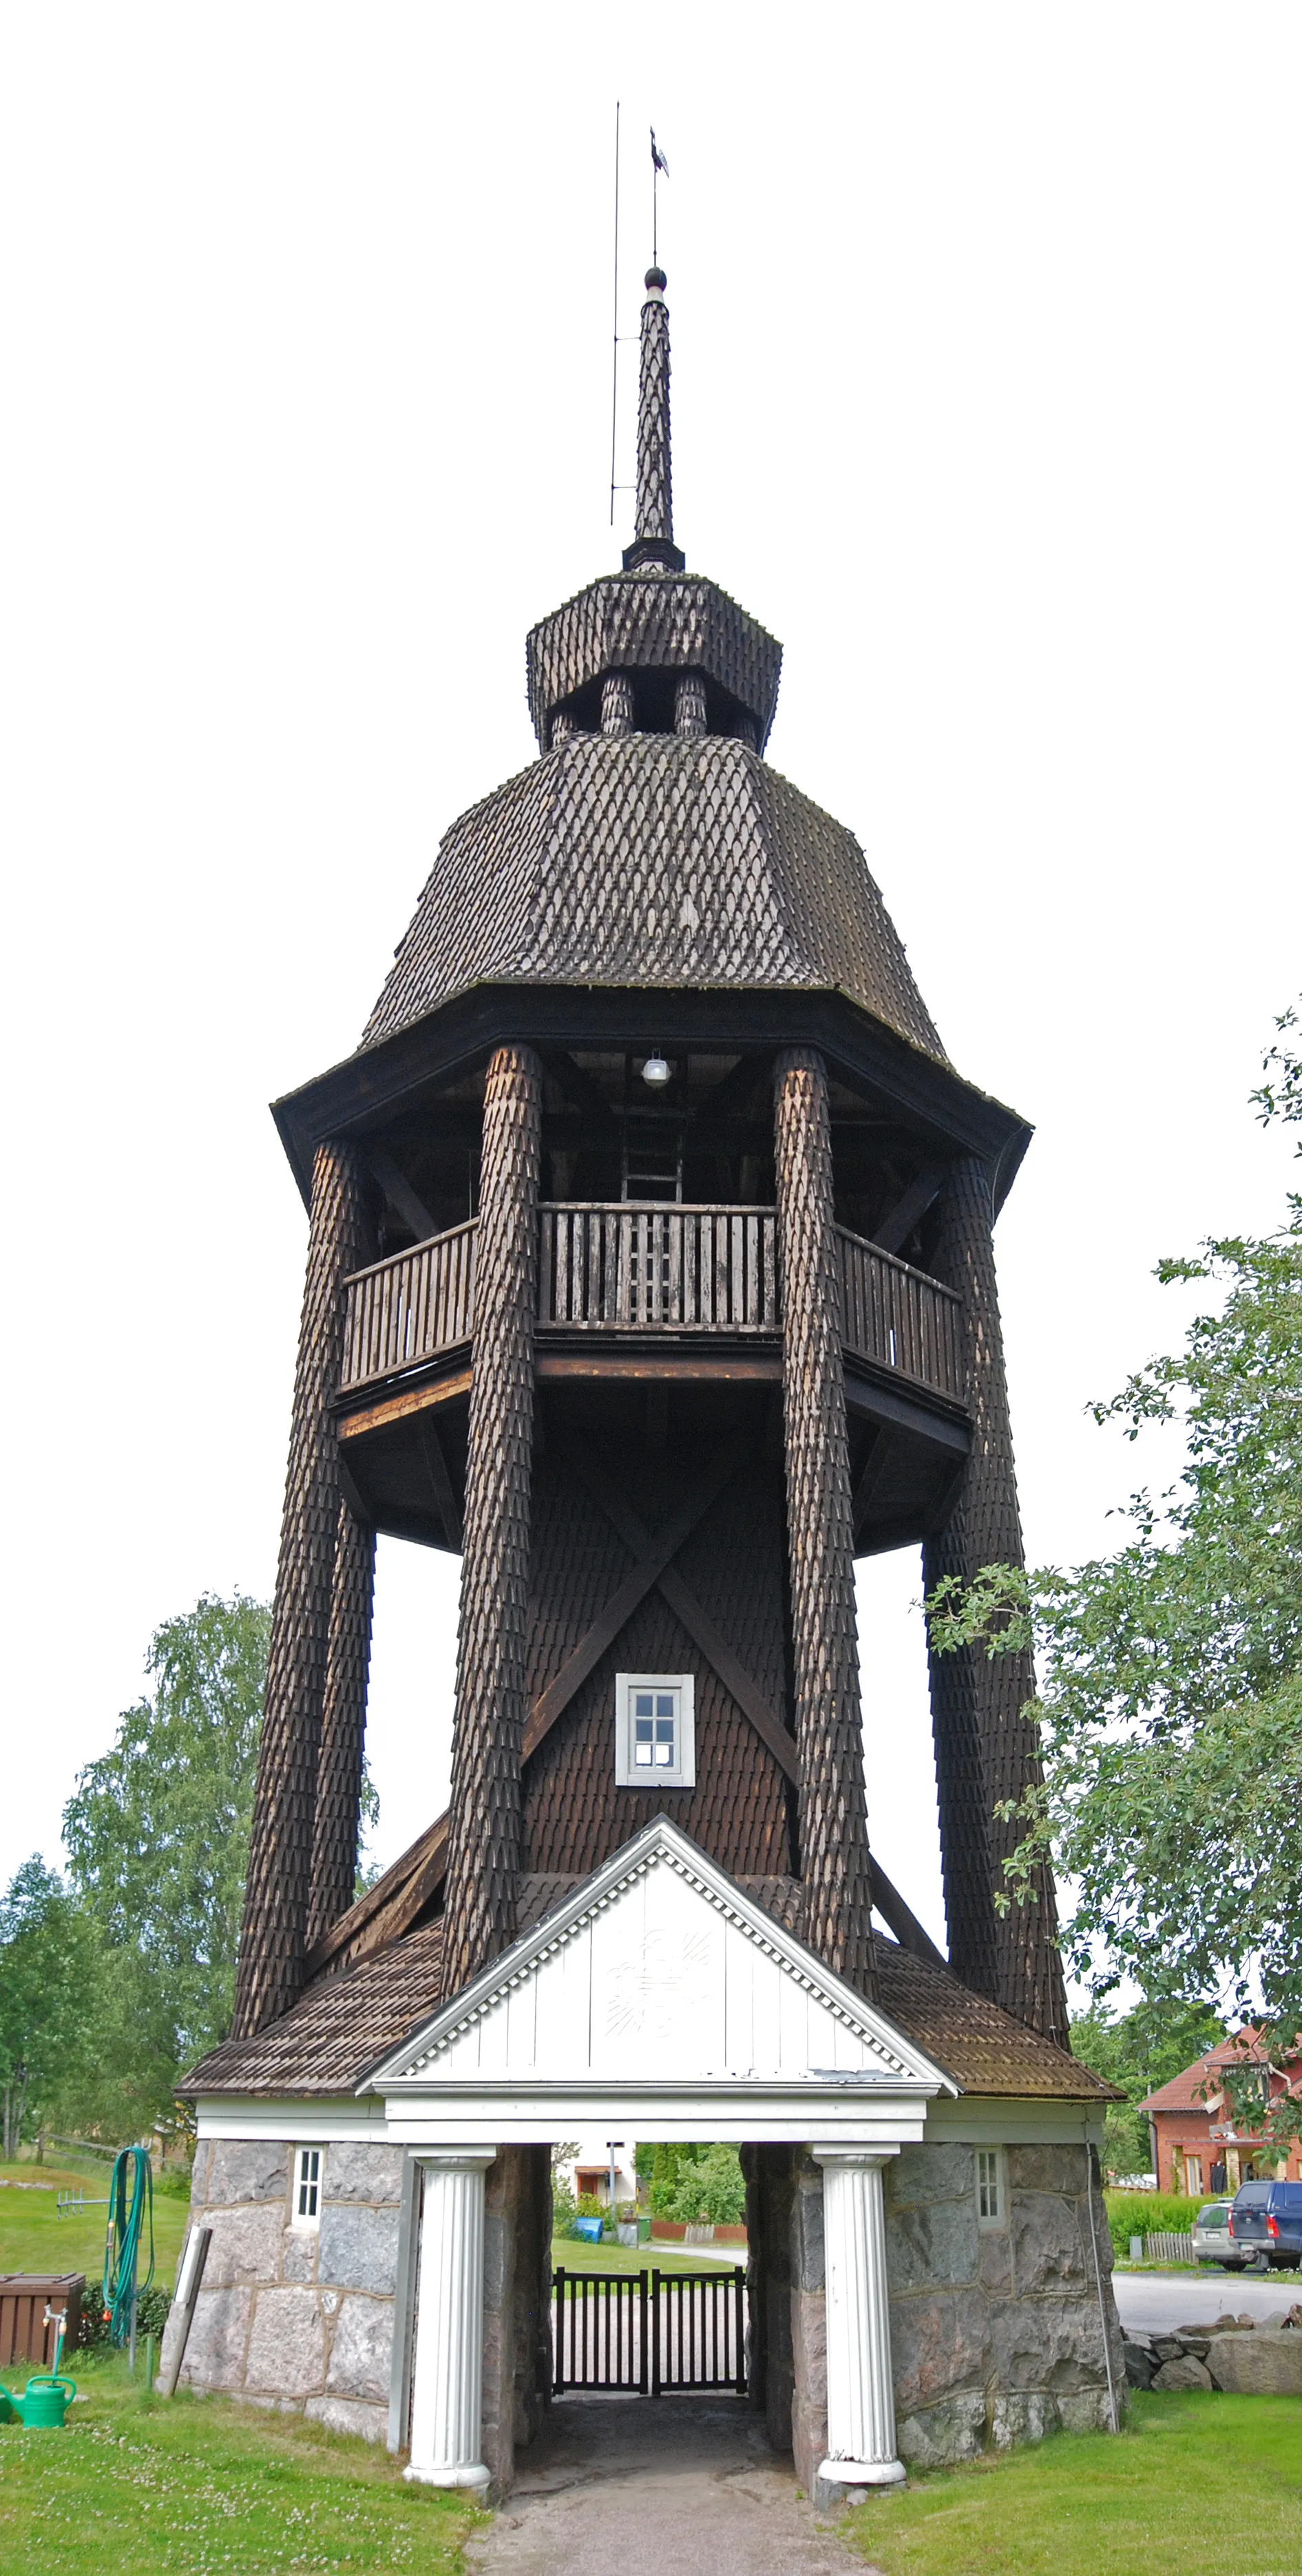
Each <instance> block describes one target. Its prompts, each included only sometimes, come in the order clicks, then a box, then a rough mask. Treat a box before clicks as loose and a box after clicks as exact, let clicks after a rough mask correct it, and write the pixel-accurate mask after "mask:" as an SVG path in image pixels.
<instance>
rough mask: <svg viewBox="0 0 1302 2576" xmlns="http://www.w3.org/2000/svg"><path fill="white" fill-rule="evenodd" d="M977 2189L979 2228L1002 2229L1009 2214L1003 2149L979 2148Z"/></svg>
mask: <svg viewBox="0 0 1302 2576" xmlns="http://www.w3.org/2000/svg"><path fill="white" fill-rule="evenodd" d="M976 2187H977V2225H978V2227H1002V2226H1003V2224H1004V2220H1005V2216H1006V2214H1007V2210H1006V2192H1005V2186H1004V2151H1003V2148H1002V2147H978V2148H977V2160H976Z"/></svg>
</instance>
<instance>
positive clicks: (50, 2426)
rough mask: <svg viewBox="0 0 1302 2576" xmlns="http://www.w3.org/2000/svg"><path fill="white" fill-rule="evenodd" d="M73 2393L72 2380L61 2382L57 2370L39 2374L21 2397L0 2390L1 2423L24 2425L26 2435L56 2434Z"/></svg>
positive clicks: (75, 2392) (5, 2389)
mask: <svg viewBox="0 0 1302 2576" xmlns="http://www.w3.org/2000/svg"><path fill="white" fill-rule="evenodd" d="M76 2394H77V2383H76V2380H75V2379H61V2378H60V2376H59V2374H58V2372H57V2371H51V2370H42V2371H38V2372H37V2375H36V2377H35V2379H29V2380H28V2382H27V2386H26V2388H25V2389H24V2390H23V2393H22V2396H21V2397H15V2396H14V2394H13V2392H12V2390H11V2389H8V2388H0V2424H25V2425H26V2427H27V2430H28V2432H29V2433H34V2432H38V2431H47V2432H48V2431H50V2430H55V2431H57V2430H59V2429H60V2428H61V2427H62V2424H63V2418H64V2415H65V2414H66V2412H67V2409H68V2408H69V2406H70V2405H71V2404H72V2401H73V2398H74V2397H75V2396H76Z"/></svg>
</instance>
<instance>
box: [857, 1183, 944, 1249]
mask: <svg viewBox="0 0 1302 2576" xmlns="http://www.w3.org/2000/svg"><path fill="white" fill-rule="evenodd" d="M944 1178H945V1175H944V1173H943V1172H937V1171H926V1172H919V1174H918V1177H917V1179H916V1181H914V1182H913V1183H912V1184H911V1186H910V1187H909V1188H908V1189H907V1190H906V1191H905V1193H904V1196H903V1198H902V1199H897V1201H896V1203H895V1206H894V1207H893V1208H892V1209H891V1212H890V1215H889V1216H886V1217H883V1218H882V1220H881V1223H880V1224H879V1225H876V1226H874V1228H873V1234H872V1240H873V1242H874V1243H879V1244H880V1245H881V1248H882V1250H883V1252H898V1251H899V1248H900V1245H901V1244H902V1243H907V1242H908V1239H909V1236H910V1235H911V1234H912V1232H913V1229H914V1227H915V1225H918V1224H919V1223H920V1222H921V1220H922V1218H923V1217H924V1216H925V1215H926V1213H927V1210H928V1208H929V1207H930V1206H931V1204H932V1202H933V1200H934V1199H938V1198H939V1196H940V1192H941V1185H942V1183H943V1181H944Z"/></svg>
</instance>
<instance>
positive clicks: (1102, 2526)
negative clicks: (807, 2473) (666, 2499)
mask: <svg viewBox="0 0 1302 2576" xmlns="http://www.w3.org/2000/svg"><path fill="white" fill-rule="evenodd" d="M842 2527H843V2529H844V2530H845V2532H846V2536H847V2537H848V2538H849V2539H850V2540H851V2541H852V2544H853V2545H854V2546H855V2547H856V2548H857V2549H858V2550H859V2551H860V2553H861V2554H862V2556H863V2557H864V2558H865V2559H866V2560H867V2561H868V2562H869V2563H870V2564H871V2565H872V2566H873V2567H874V2568H878V2569H880V2570H881V2571H882V2576H1187V2571H1188V2569H1189V2568H1190V2567H1194V2566H1197V2565H1198V2564H1199V2563H1200V2561H1201V2562H1205V2563H1206V2564H1207V2565H1209V2566H1230V2565H1232V2566H1233V2567H1234V2568H1235V2569H1250V2570H1251V2571H1252V2576H1302V2398H1299V2397H1221V2396H1214V2395H1205V2394H1203V2393H1201V2392H1191V2393H1189V2394H1187V2395H1186V2394H1181V2395H1179V2396H1174V2395H1173V2396H1169V2397H1166V2396H1162V2397H1155V2396H1139V2395H1135V2396H1132V2399H1131V2409H1130V2416H1129V2422H1128V2426H1127V2430H1126V2431H1125V2432H1124V2433H1121V2434H1119V2435H1117V2436H1116V2437H1115V2438H1114V2437H1113V2436H1111V2435H1109V2434H1106V2433H1087V2434H1068V2433H1059V2434H1057V2435H1056V2436H1055V2437H1054V2439H1053V2440H1051V2441H1047V2442H1042V2443H1039V2444H1037V2445H1035V2446H1034V2447H1027V2448H1025V2449H1021V2450H1017V2451H1013V2452H1011V2453H1006V2454H1004V2455H1003V2456H1002V2457H1000V2458H995V2459H982V2460H980V2461H975V2462H973V2464H972V2465H971V2467H969V2468H962V2469H950V2470H943V2471H936V2472H933V2473H932V2474H931V2475H923V2476H919V2477H918V2478H917V2479H916V2480H915V2479H913V2478H911V2479H910V2482H909V2486H908V2487H907V2489H905V2490H903V2491H901V2492H899V2493H897V2494H894V2495H888V2496H880V2497H874V2498H873V2500H872V2501H871V2503H869V2504H867V2505H862V2506H860V2507H859V2508H858V2509H857V2511H855V2512H854V2513H852V2514H848V2515H847V2516H846V2519H845V2523H844V2525H843V2526H842ZM1227 2550H1228V2551H1229V2552H1230V2555H1229V2557H1227V2555H1226V2552H1227Z"/></svg>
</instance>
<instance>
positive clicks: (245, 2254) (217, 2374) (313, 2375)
mask: <svg viewBox="0 0 1302 2576" xmlns="http://www.w3.org/2000/svg"><path fill="white" fill-rule="evenodd" d="M292 2158H293V2148H292V2146H291V2145H289V2144H288V2143H287V2142H285V2141H284V2140H280V2139H271V2140H267V2141H266V2142H262V2141H258V2142H256V2143H251V2142H249V2141H246V2140H240V2141H238V2142H231V2141H225V2140H218V2141H215V2142H208V2143H205V2144H203V2145H201V2146H200V2147H199V2148H198V2150H197V2152H196V2155H195V2160H194V2180H193V2184H192V2187H191V2195H190V2216H191V2219H192V2220H193V2221H195V2222H196V2223H197V2224H202V2225H203V2226H205V2227H210V2228H211V2229H212V2241H211V2243H210V2245H209V2248H208V2260H207V2264H206V2266H205V2269H204V2276H203V2287H202V2289H201V2290H200V2292H199V2297H198V2300H197V2302H196V2305H195V2313H194V2322H193V2324H192V2326H191V2328H190V2337H189V2341H188V2343H187V2345H186V2350H185V2360H184V2363H183V2364H182V2369H181V2383H180V2384H181V2386H182V2387H185V2388H196V2389H204V2390H213V2391H216V2390H221V2391H222V2392H224V2393H225V2394H226V2395H228V2396H232V2397H244V2398H247V2399H249V2400H250V2401H251V2402H252V2403H255V2404H257V2405H261V2406H275V2407H280V2408H283V2409H288V2410H291V2411H293V2412H295V2413H298V2414H303V2415H310V2416H312V2417H314V2418H315V2420H316V2421H317V2422H318V2423H321V2424H328V2425H330V2426H331V2427H332V2429H333V2430H334V2431H336V2432H340V2433H364V2434H366V2435H367V2436H368V2437H369V2439H371V2440H372V2441H383V2440H384V2437H385V2433H386V2430H387V2425H388V2411H389V2381H390V2363H391V2356H392V2349H393V2304H394V2282H395V2277H396V2271H397V2257H398V2213H399V2201H400V2197H401V2191H402V2169H403V2153H402V2149H401V2148H400V2147H382V2146H365V2145H354V2144H352V2143H341V2144H336V2145H332V2146H326V2147H323V2149H322V2151H321V2202H320V2213H321V2215H320V2225H319V2227H317V2228H302V2227H292V2226H291V2225H290V2185H291V2163H292ZM166 2358H167V2354H166V2341H165V2343H164V2362H165V2361H166Z"/></svg>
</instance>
